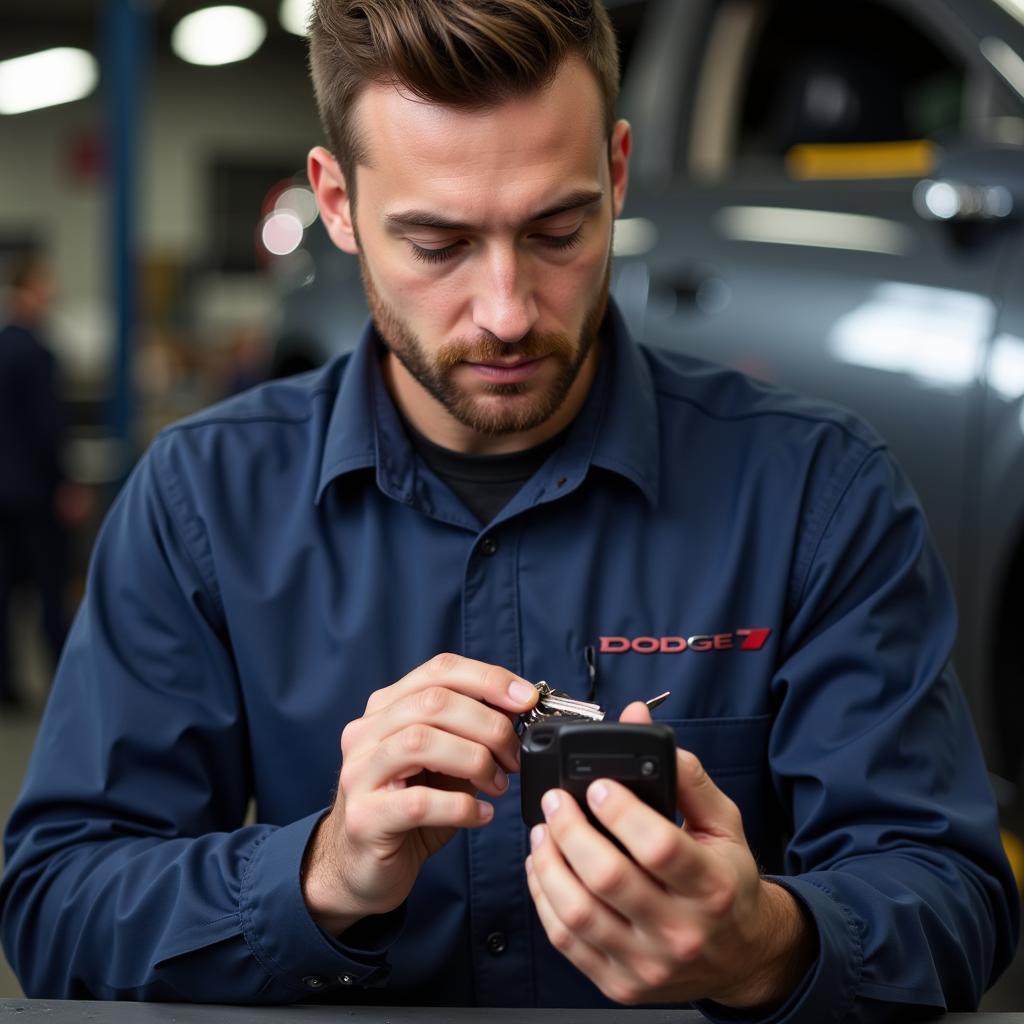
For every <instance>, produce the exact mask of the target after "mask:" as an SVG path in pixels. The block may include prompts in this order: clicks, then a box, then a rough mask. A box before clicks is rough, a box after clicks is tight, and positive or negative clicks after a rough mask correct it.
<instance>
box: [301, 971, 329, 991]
mask: <svg viewBox="0 0 1024 1024" xmlns="http://www.w3.org/2000/svg"><path fill="white" fill-rule="evenodd" d="M302 984H303V985H305V986H306V988H314V989H316V988H323V987H324V979H323V978H321V977H320V976H319V975H316V974H307V975H306V976H305V977H304V978H303V979H302Z"/></svg>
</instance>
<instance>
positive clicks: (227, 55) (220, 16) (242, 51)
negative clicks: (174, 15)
mask: <svg viewBox="0 0 1024 1024" xmlns="http://www.w3.org/2000/svg"><path fill="white" fill-rule="evenodd" d="M266 36H267V26H266V22H264V20H263V19H262V18H261V17H260V16H259V15H258V14H256V13H255V12H254V11H250V10H249V9H248V8H246V7H234V6H230V5H226V6H222V7H206V8H204V9H203V10H201V11H196V12H195V13H193V14H186V15H185V17H184V18H182V19H181V21H179V22H178V24H177V25H175V26H174V31H173V32H172V33H171V48H172V49H173V50H174V52H175V53H176V54H177V55H178V56H179V57H180V58H181V59H182V60H185V61H188V62H189V64H203V65H208V66H209V65H215V64H233V63H234V62H235V61H239V60H245V59H246V58H247V57H251V56H252V55H253V54H254V53H255V52H256V51H257V50H258V49H259V48H260V46H261V44H262V43H263V40H264V39H265V38H266Z"/></svg>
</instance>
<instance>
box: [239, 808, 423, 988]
mask: <svg viewBox="0 0 1024 1024" xmlns="http://www.w3.org/2000/svg"><path fill="white" fill-rule="evenodd" d="M324 813H325V812H324V811H318V812H317V813H316V814H311V815H310V816H309V817H308V818H302V819H301V820H299V821H296V822H293V823H292V824H291V825H285V826H283V827H282V828H278V829H275V830H274V831H272V832H268V833H267V834H266V836H265V837H264V838H263V839H262V840H261V841H260V842H258V843H257V845H256V846H255V848H254V849H253V852H252V855H251V856H250V858H249V862H248V864H247V865H246V868H245V871H244V873H243V875H242V882H241V891H240V893H239V913H240V917H241V921H242V933H243V935H244V936H245V940H246V942H247V943H248V944H249V948H250V949H251V950H252V952H253V955H254V956H255V957H256V959H257V960H259V962H260V963H261V964H262V966H263V969H264V970H266V971H267V972H268V973H269V974H270V975H272V976H273V977H274V978H275V979H276V980H278V981H280V982H282V983H284V984H285V985H288V986H289V987H291V988H294V989H295V990H297V991H301V992H304V993H305V994H307V995H322V994H325V993H329V992H336V993H338V994H340V993H341V991H343V990H344V989H346V988H350V987H354V986H363V987H377V986H381V985H384V984H385V983H386V982H387V980H388V976H389V975H390V973H391V969H390V966H389V965H388V963H387V950H388V948H389V947H390V946H391V945H392V944H393V943H394V942H395V940H396V939H397V938H398V936H399V934H400V932H401V930H402V925H403V923H404V921H405V906H404V904H403V906H401V907H399V908H398V909H397V910H393V911H391V913H388V914H381V915H378V916H375V917H373V918H372V919H370V918H367V919H364V920H363V921H360V922H358V923H357V924H356V925H353V927H352V928H350V929H349V930H348V931H347V932H345V936H344V938H345V939H346V940H347V941H346V942H341V941H339V940H338V939H335V938H334V937H333V936H331V935H328V933H327V932H325V931H324V930H323V929H322V928H321V927H320V926H319V925H318V924H317V923H316V922H315V921H314V920H313V918H312V917H311V916H310V914H309V910H308V909H307V907H306V901H305V900H304V899H303V896H302V883H301V880H300V874H301V869H302V859H303V857H304V855H305V852H306V845H307V844H308V842H309V839H310V836H311V835H312V833H313V829H314V828H316V826H317V824H318V823H319V822H320V820H321V818H323V816H324ZM353 942H354V943H356V944H352V943H353Z"/></svg>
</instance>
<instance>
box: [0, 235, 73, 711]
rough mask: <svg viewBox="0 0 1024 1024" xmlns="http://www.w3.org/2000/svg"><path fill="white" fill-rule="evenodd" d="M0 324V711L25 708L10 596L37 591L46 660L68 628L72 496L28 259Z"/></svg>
mask: <svg viewBox="0 0 1024 1024" xmlns="http://www.w3.org/2000/svg"><path fill="white" fill-rule="evenodd" d="M9 285H10V297H9V301H8V308H7V310H6V323H5V324H4V326H3V327H2V328H0V709H3V710H13V709H17V708H19V707H21V706H22V704H23V703H24V701H25V695H24V690H23V688H21V687H20V686H19V685H18V683H17V681H16V680H15V678H14V672H15V670H14V665H13V658H12V656H11V653H12V652H11V648H12V643H11V641H12V632H13V630H12V624H11V606H12V598H13V595H14V592H15V589H16V588H18V587H19V586H25V587H27V588H30V589H32V590H34V591H36V593H37V594H38V597H39V604H40V612H41V620H42V626H43V630H44V632H45V635H46V640H47V643H48V645H49V648H50V652H51V653H52V656H53V659H54V663H56V660H57V658H58V657H59V655H60V650H61V647H62V646H63V644H64V638H65V635H66V633H67V628H68V613H67V608H66V605H65V593H66V585H67V576H68V540H67V531H66V525H67V524H68V522H69V521H73V520H76V519H77V518H79V516H80V506H81V499H80V492H79V489H78V488H76V487H75V486H74V485H72V484H69V483H67V482H66V481H65V478H64V475H63V472H62V469H61V439H62V435H63V429H64V412H63V407H62V402H61V399H60V395H59V390H58V379H57V362H56V359H55V358H54V356H53V353H52V352H51V351H50V349H49V348H48V347H47V345H46V344H45V342H44V341H43V338H42V335H41V330H42V326H43V323H44V322H45V319H46V315H47V311H48V309H49V307H50V305H51V303H52V301H53V296H54V292H55V286H54V277H53V273H52V271H51V270H50V268H49V266H48V264H47V263H46V261H45V260H44V259H43V258H42V257H41V256H39V255H37V254H31V255H28V256H24V257H21V258H18V259H17V260H15V262H14V264H13V266H12V268H11V272H10V275H9Z"/></svg>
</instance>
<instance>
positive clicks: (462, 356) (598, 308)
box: [359, 253, 611, 437]
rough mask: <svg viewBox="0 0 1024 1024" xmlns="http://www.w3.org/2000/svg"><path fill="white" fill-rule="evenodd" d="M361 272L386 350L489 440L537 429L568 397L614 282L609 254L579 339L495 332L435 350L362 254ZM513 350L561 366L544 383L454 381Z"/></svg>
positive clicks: (461, 420)
mask: <svg viewBox="0 0 1024 1024" xmlns="http://www.w3.org/2000/svg"><path fill="white" fill-rule="evenodd" d="M359 269H360V273H361V274H362V278H363V288H364V289H365V291H366V300H367V303H368V305H369V307H370V314H371V316H372V317H373V322H374V326H375V327H376V328H377V333H378V335H379V336H380V339H381V341H383V342H384V345H385V346H386V348H387V349H388V351H389V352H390V353H391V354H392V355H393V356H394V357H395V358H396V359H397V360H398V361H399V362H400V363H401V364H402V365H403V366H404V367H405V369H406V370H407V371H408V372H409V373H410V374H411V375H412V377H413V379H414V380H416V381H417V383H419V384H420V386H421V387H423V388H424V390H426V391H427V392H428V393H429V394H430V395H432V396H433V397H434V398H435V399H436V400H437V401H438V402H440V403H441V405H443V406H444V408H445V409H446V410H447V411H448V412H449V413H450V414H451V415H452V416H454V417H455V419H456V420H458V422H459V423H461V424H463V425H464V426H466V427H469V428H470V429H472V430H474V431H476V432H477V433H480V434H483V435H486V436H489V437H499V436H502V435H504V434H514V433H521V432H523V431H527V430H532V429H533V428H534V427H538V426H540V425H541V424H542V423H544V422H545V421H546V420H548V419H549V418H550V417H551V416H552V415H553V414H554V413H555V412H556V410H557V409H558V408H559V407H560V406H561V404H562V403H563V402H564V401H565V398H566V395H568V393H569V390H570V388H571V387H572V385H573V383H574V382H575V380H576V378H577V377H578V376H579V372H580V369H581V368H582V366H583V364H584V363H585V362H586V359H587V356H588V355H590V352H591V350H592V349H593V347H594V345H595V343H596V342H597V338H598V335H599V332H600V329H601V322H602V321H603V320H604V315H605V311H606V310H607V308H608V294H609V288H610V283H611V259H610V258H609V260H608V266H607V268H606V269H605V274H604V279H603V280H602V282H601V286H600V288H599V289H598V294H597V296H596V298H595V300H594V302H593V303H592V304H591V306H590V309H589V310H588V311H587V314H586V316H585V317H584V321H583V327H582V328H581V330H580V334H579V337H578V338H576V339H575V340H573V339H572V338H570V337H569V336H568V335H566V334H560V333H556V332H544V333H542V332H538V331H532V330H531V331H529V332H528V333H527V334H525V335H524V336H523V337H522V338H520V339H519V340H518V341H514V342H503V341H501V340H499V339H498V338H496V337H495V336H494V335H493V334H488V333H482V334H481V335H480V336H479V337H478V338H476V339H469V338H455V339H453V340H452V341H450V342H447V343H446V344H444V345H442V346H441V347H440V348H439V349H438V350H437V352H436V353H434V354H433V355H431V354H430V353H429V352H428V350H427V348H426V346H425V345H424V344H423V343H422V342H421V341H420V339H419V338H418V337H417V336H416V334H415V333H414V332H413V331H412V329H411V328H410V327H409V325H408V324H407V323H406V322H405V321H404V320H403V319H402V318H401V317H400V316H399V315H398V313H397V312H396V311H395V310H394V309H393V308H392V307H390V306H389V305H388V304H387V303H386V302H385V301H384V299H383V298H382V297H381V295H380V292H378V291H377V288H376V286H375V285H374V283H373V279H372V277H371V276H370V272H369V268H368V267H367V265H366V261H365V259H364V257H363V255H362V254H361V253H360V255H359ZM513 355H514V356H515V357H516V358H518V359H520V360H528V359H539V358H541V357H543V356H547V357H549V358H550V359H552V360H553V361H554V363H555V376H554V379H550V380H549V381H548V382H547V383H544V384H537V383H535V382H534V381H532V380H530V381H524V382H521V383H515V384H498V383H488V382H484V383H483V384H481V385H480V386H479V387H478V388H476V389H474V390H473V391H471V390H470V389H468V388H466V387H464V386H462V385H460V384H459V383H458V381H457V380H456V379H455V372H456V370H457V369H458V368H459V366H460V365H462V364H464V363H469V362H472V363H488V362H499V361H501V360H505V359H508V358H509V356H513Z"/></svg>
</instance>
